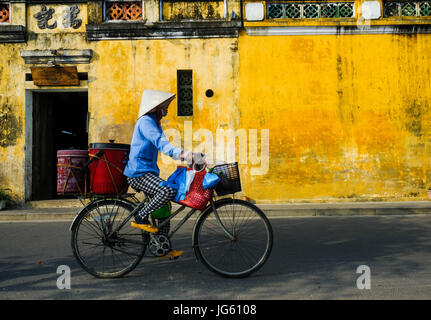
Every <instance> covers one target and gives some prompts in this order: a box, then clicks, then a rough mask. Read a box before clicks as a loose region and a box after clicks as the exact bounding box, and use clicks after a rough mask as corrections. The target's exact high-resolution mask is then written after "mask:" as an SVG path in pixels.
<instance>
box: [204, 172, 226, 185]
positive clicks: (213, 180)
mask: <svg viewBox="0 0 431 320" xmlns="http://www.w3.org/2000/svg"><path fill="white" fill-rule="evenodd" d="M220 181H221V178H220V177H219V176H218V175H216V174H215V173H211V172H208V173H207V174H205V177H204V180H203V181H202V187H203V188H204V189H210V188H214V187H215V186H216V185H217V183H219V182H220Z"/></svg>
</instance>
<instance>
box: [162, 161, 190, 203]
mask: <svg viewBox="0 0 431 320" xmlns="http://www.w3.org/2000/svg"><path fill="white" fill-rule="evenodd" d="M186 174H187V169H186V168H185V167H178V168H177V170H175V171H174V173H172V174H171V176H170V177H169V178H168V181H162V182H160V183H159V187H163V186H169V187H171V188H172V189H175V190H177V194H176V195H175V199H174V201H175V202H176V201H179V200H184V199H185V198H186V194H187V190H188V188H187V182H186Z"/></svg>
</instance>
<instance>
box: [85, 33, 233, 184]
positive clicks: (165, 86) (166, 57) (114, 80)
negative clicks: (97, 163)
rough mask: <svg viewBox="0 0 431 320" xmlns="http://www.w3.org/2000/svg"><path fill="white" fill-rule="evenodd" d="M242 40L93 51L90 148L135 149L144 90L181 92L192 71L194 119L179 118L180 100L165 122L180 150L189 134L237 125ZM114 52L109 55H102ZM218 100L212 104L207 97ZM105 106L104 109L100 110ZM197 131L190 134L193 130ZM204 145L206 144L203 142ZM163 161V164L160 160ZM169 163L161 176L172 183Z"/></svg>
mask: <svg viewBox="0 0 431 320" xmlns="http://www.w3.org/2000/svg"><path fill="white" fill-rule="evenodd" d="M237 41H238V40H237V39H189V40H187V39H181V40H137V41H112V42H109V41H101V42H97V43H95V44H94V46H93V50H94V51H95V52H96V53H97V56H96V57H95V58H94V59H93V62H92V69H91V74H89V81H90V84H89V99H90V101H89V108H90V112H91V122H90V128H91V129H90V138H89V140H90V141H91V142H98V141H108V140H110V139H115V140H116V142H121V143H130V141H131V138H132V133H133V127H134V124H135V122H136V117H137V114H138V110H139V104H140V101H141V95H142V91H143V90H144V89H156V90H165V91H168V92H174V93H176V92H177V70H183V69H189V70H193V89H194V90H193V103H194V115H193V117H177V115H176V114H177V104H176V100H174V101H173V102H172V103H171V106H170V109H169V113H168V116H167V117H166V118H164V119H163V121H162V126H163V128H164V129H165V130H168V129H171V130H176V131H177V132H178V133H179V136H180V138H181V147H183V148H192V147H197V146H198V145H199V144H200V142H199V137H197V136H196V137H195V140H196V141H195V142H194V143H193V144H192V145H184V144H185V143H187V142H188V141H191V140H192V138H190V139H187V138H186V136H187V135H188V134H189V132H191V131H192V130H193V131H198V130H199V129H207V130H210V131H213V132H215V131H216V130H217V128H219V127H226V126H232V125H233V123H234V122H237V117H236V115H237V114H238V112H237V108H238V102H237V96H238V93H237V90H238V89H237V78H238V75H239V70H238V67H239V61H238V53H237ZM103 52H110V54H102V53H103ZM207 89H212V90H213V91H214V96H213V97H212V98H207V97H206V96H205V91H206V90H207ZM101 106H103V107H101ZM190 125H191V126H192V128H190V129H189V126H190ZM202 141H204V140H203V139H202ZM160 160H162V159H161V158H160ZM168 160H169V159H167V158H165V159H164V161H159V163H160V168H161V170H162V173H161V176H162V177H164V178H167V177H168V176H169V174H170V173H171V172H173V170H174V169H175V163H173V162H169V161H168Z"/></svg>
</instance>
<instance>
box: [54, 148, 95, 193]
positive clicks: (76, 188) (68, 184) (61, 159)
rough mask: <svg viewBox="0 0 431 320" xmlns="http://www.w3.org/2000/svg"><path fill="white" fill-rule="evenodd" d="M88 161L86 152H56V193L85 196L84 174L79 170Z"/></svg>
mask: <svg viewBox="0 0 431 320" xmlns="http://www.w3.org/2000/svg"><path fill="white" fill-rule="evenodd" d="M87 161H88V150H58V151H57V193H58V194H85V192H86V190H85V178H86V176H85V173H84V172H83V171H81V168H82V167H83V166H84V164H85V163H87Z"/></svg>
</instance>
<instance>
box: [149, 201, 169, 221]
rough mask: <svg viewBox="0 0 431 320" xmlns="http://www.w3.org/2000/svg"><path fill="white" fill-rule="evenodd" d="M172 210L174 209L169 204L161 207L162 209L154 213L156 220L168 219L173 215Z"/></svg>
mask: <svg viewBox="0 0 431 320" xmlns="http://www.w3.org/2000/svg"><path fill="white" fill-rule="evenodd" d="M171 209H172V204H171V203H170V202H169V203H167V204H165V205H164V206H163V207H161V208H160V209H158V210H156V211H154V212H153V216H154V218H156V219H163V218H167V217H169V216H170V215H171Z"/></svg>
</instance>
